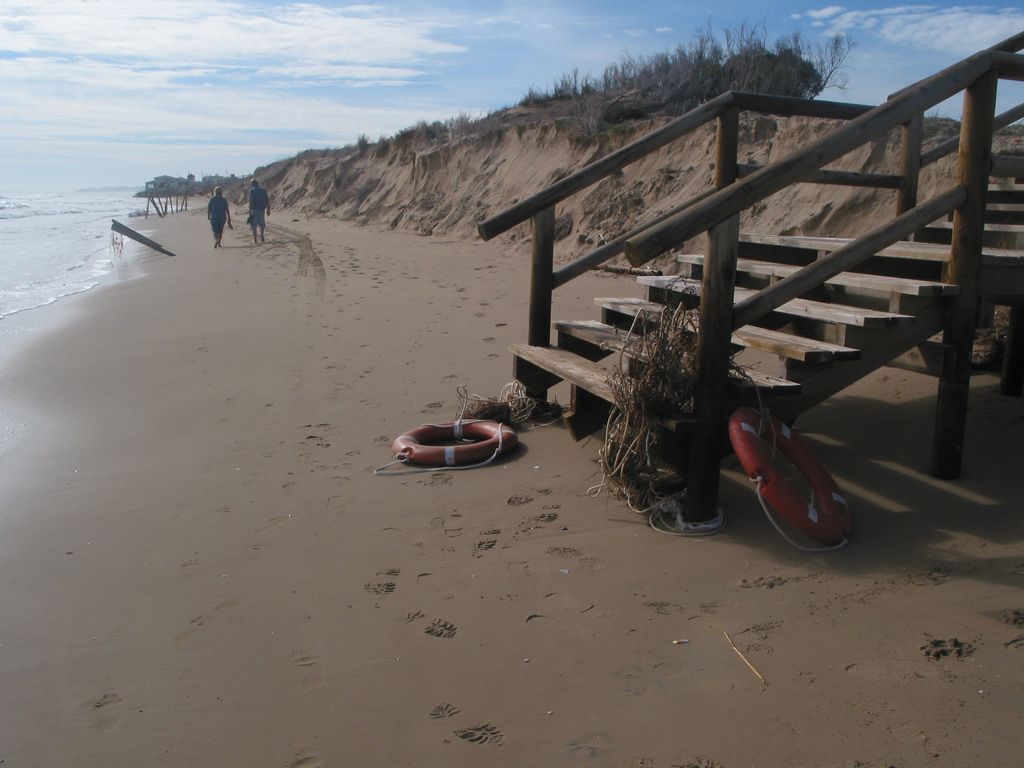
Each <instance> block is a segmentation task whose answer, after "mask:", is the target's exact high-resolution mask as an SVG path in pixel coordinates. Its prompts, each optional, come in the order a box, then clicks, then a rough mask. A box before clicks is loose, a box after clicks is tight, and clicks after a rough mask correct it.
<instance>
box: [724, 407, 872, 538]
mask: <svg viewBox="0 0 1024 768" xmlns="http://www.w3.org/2000/svg"><path fill="white" fill-rule="evenodd" d="M729 439H730V440H731V441H732V447H733V450H735V451H736V456H737V458H739V460H740V464H742V465H743V469H744V470H746V473H747V475H748V476H749V477H750V479H751V480H758V481H759V483H760V490H759V492H760V494H761V495H762V496H763V497H764V498H765V499H767V500H768V502H769V503H770V504H771V505H772V507H773V508H774V509H775V510H776V511H777V512H778V513H779V514H780V515H781V516H782V517H783V518H785V519H786V520H787V521H788V522H790V523H792V524H793V525H794V526H796V527H797V528H799V529H800V530H801V531H803V532H804V533H805V534H807V535H808V536H810V537H811V538H812V539H814V540H815V541H819V542H821V543H822V544H829V545H831V544H839V543H840V542H842V541H843V539H845V538H846V537H847V536H849V535H850V532H851V531H852V530H853V516H852V515H851V514H850V508H849V506H847V504H846V499H844V498H843V497H842V494H840V493H839V487H838V486H837V485H836V481H835V480H833V479H832V475H830V474H829V473H828V470H827V469H825V467H824V465H823V464H822V463H821V462H820V461H819V460H818V459H817V457H816V456H815V455H814V454H813V453H811V451H810V449H809V448H808V447H807V444H806V443H804V442H803V440H801V439H800V438H799V437H797V435H796V433H795V432H793V431H792V430H791V429H790V428H789V427H787V426H786V425H785V424H783V423H781V422H780V421H779V420H778V419H776V418H775V417H771V424H770V425H768V424H765V423H764V419H763V418H762V416H761V414H760V413H758V412H757V411H755V410H753V409H752V408H737V409H736V410H735V411H734V412H733V414H732V417H731V418H730V419H729ZM769 443H772V444H774V445H775V446H777V447H778V449H779V450H780V451H782V453H783V454H785V456H786V458H788V459H789V460H790V461H791V462H792V463H793V466H795V467H796V468H797V469H798V470H799V471H800V474H802V475H803V476H804V477H805V478H806V479H807V481H808V482H809V483H810V485H811V490H812V492H813V495H812V497H811V501H810V503H808V502H807V501H806V500H804V499H803V498H801V497H800V496H799V495H798V494H797V492H796V491H795V490H794V489H793V487H792V486H791V485H790V484H789V483H787V482H786V479H785V478H784V477H783V476H782V473H781V472H780V471H779V468H778V467H776V466H775V463H774V462H773V461H772V459H771V456H770V455H769V451H768V445H769Z"/></svg>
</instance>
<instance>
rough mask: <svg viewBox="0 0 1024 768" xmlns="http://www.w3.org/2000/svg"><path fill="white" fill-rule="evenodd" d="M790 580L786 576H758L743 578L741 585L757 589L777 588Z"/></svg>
mask: <svg viewBox="0 0 1024 768" xmlns="http://www.w3.org/2000/svg"><path fill="white" fill-rule="evenodd" d="M787 581H788V579H786V577H784V576H758V577H756V578H753V579H743V580H742V581H741V582H740V584H739V585H740V587H743V588H757V589H775V588H776V587H781V586H782V585H783V584H785V583H786V582H787Z"/></svg>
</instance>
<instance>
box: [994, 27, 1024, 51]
mask: <svg viewBox="0 0 1024 768" xmlns="http://www.w3.org/2000/svg"><path fill="white" fill-rule="evenodd" d="M1022 48H1024V32H1018V33H1017V34H1016V35H1013V36H1011V37H1008V38H1006V39H1005V40H1000V41H999V42H998V43H996V44H995V45H993V46H992V47H991V48H989V49H988V50H990V51H1005V52H1007V53H1015V52H1017V51H1019V50H1021V49H1022Z"/></svg>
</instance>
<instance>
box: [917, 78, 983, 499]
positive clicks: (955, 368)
mask: <svg viewBox="0 0 1024 768" xmlns="http://www.w3.org/2000/svg"><path fill="white" fill-rule="evenodd" d="M997 83H998V74H997V73H996V72H995V71H989V72H987V73H985V74H983V75H981V76H980V77H979V78H978V79H977V80H975V81H974V82H973V83H972V84H971V85H970V86H968V87H967V89H966V90H965V91H964V114H963V121H962V122H961V124H960V148H959V156H958V160H957V164H958V172H957V173H958V177H959V183H960V184H961V185H962V186H963V187H964V189H965V191H966V193H967V199H966V200H965V201H964V203H963V205H961V206H960V207H959V208H957V209H956V210H955V211H954V212H953V241H952V246H951V249H950V257H949V264H948V265H947V267H946V275H945V279H946V282H949V283H953V284H955V285H958V286H959V287H960V292H959V294H958V295H957V297H956V298H955V299H953V300H952V301H951V302H950V304H949V308H948V310H947V311H946V317H945V325H944V328H943V332H942V338H943V343H944V345H945V347H946V350H947V351H946V354H947V355H951V356H952V359H947V360H946V361H945V364H944V365H943V370H942V376H941V378H940V379H939V394H938V404H937V407H936V412H935V434H934V438H933V443H932V473H933V474H934V475H935V476H936V477H941V478H945V479H954V478H957V477H959V476H960V468H961V464H962V459H963V450H964V433H965V431H966V427H967V399H968V394H969V391H970V385H971V348H972V347H973V345H974V330H975V326H976V323H977V315H978V297H979V284H980V278H981V259H982V256H981V252H982V235H983V233H984V230H985V196H986V194H987V192H988V177H989V172H990V171H991V168H992V126H993V118H994V116H995V103H996V85H997Z"/></svg>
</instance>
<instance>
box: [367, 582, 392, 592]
mask: <svg viewBox="0 0 1024 768" xmlns="http://www.w3.org/2000/svg"><path fill="white" fill-rule="evenodd" d="M363 589H365V590H366V591H367V592H372V593H373V594H375V595H390V594H391V593H392V592H394V591H395V589H396V585H395V582H393V581H378V582H375V583H370V584H364V585H363Z"/></svg>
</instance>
